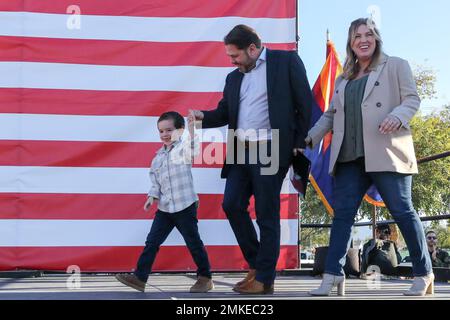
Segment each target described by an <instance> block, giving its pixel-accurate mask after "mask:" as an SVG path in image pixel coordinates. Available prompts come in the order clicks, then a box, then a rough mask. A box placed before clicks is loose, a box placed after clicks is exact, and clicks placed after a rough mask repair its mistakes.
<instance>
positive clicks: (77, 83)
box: [0, 0, 298, 272]
mask: <svg viewBox="0 0 450 320" xmlns="http://www.w3.org/2000/svg"><path fill="white" fill-rule="evenodd" d="M296 13H297V11H296V1H295V0H277V1H273V0H214V1H211V0H127V1H123V0H108V1H106V0H77V1H73V0H57V1H55V0H27V1H23V0H0V270H15V269H46V270H66V268H67V267H68V266H70V265H77V266H79V267H80V269H81V271H82V272H83V271H127V270H131V269H132V268H134V267H135V265H136V261H137V258H138V257H139V254H140V253H141V251H142V248H143V245H144V243H145V239H146V236H147V233H148V231H149V230H150V227H151V223H152V218H153V215H154V213H155V211H156V210H155V209H156V208H155V206H153V207H152V210H151V212H145V211H144V210H143V204H144V202H145V199H146V193H147V192H148V189H149V187H150V180H149V176H148V168H149V165H150V163H151V160H152V158H153V157H154V155H155V151H156V150H157V149H158V148H160V146H161V142H160V139H159V134H158V131H157V127H156V121H157V119H158V116H159V115H160V114H161V113H163V112H166V111H169V110H175V111H178V112H180V113H181V114H182V115H184V116H186V115H187V113H188V110H189V109H190V108H195V109H204V110H205V109H206V110H207V109H213V108H215V107H216V106H217V102H218V101H219V100H220V98H221V96H222V90H223V87H224V84H225V78H226V75H227V74H228V73H229V72H231V71H232V70H234V69H235V67H233V66H232V65H231V64H230V61H229V59H228V57H227V56H226V55H225V50H224V46H223V37H224V36H225V35H226V34H227V33H228V32H229V30H231V29H232V28H233V27H234V26H235V25H237V24H247V25H250V26H252V27H253V28H255V29H256V30H257V31H258V32H259V34H260V36H261V38H262V39H263V41H265V43H264V44H265V45H266V46H267V47H269V48H274V49H284V50H295V48H296V34H297V30H296ZM206 131H207V130H205V136H207V135H206ZM225 141H226V140H225V139H224V140H223V141H215V140H214V143H218V144H220V145H221V146H222V147H223V146H224V142H225ZM212 142H213V140H208V139H207V138H205V139H204V140H203V147H204V148H203V149H205V147H207V146H209V145H210V144H211V143H212ZM220 169H221V164H207V163H201V164H198V165H195V166H194V168H193V176H194V183H195V189H196V191H197V193H198V194H199V198H200V208H199V211H198V220H199V230H200V234H201V236H202V240H203V242H204V243H205V246H206V249H207V251H208V253H209V257H210V261H211V266H212V268H213V269H214V270H240V269H242V268H246V267H247V266H246V264H245V261H244V260H243V257H242V253H241V251H240V249H239V246H238V244H237V241H236V238H235V236H234V234H233V232H232V230H231V228H230V226H229V223H228V221H227V219H226V216H225V214H224V213H223V211H222V207H221V203H222V201H223V191H224V184H225V181H224V180H222V179H220ZM282 190H283V191H282V204H281V229H282V232H281V243H282V246H281V254H280V259H279V264H278V269H284V268H293V267H296V266H297V260H298V258H297V257H298V252H297V251H298V249H297V242H298V221H297V211H298V201H297V196H296V193H295V190H293V188H292V190H291V188H290V182H289V181H288V180H286V181H285V184H284V187H283V189H282ZM252 203H253V202H251V215H252V218H253V219H255V214H254V210H253V207H254V206H253V204H252ZM195 269H196V266H195V264H194V262H193V261H192V258H191V256H190V254H189V251H188V250H187V248H186V245H185V243H184V240H183V238H182V237H181V235H180V234H179V233H178V231H176V230H174V231H173V232H172V233H171V234H170V236H169V238H168V239H167V240H166V242H165V243H164V245H163V246H162V247H161V250H160V254H159V255H158V257H157V259H156V261H155V265H154V270H179V271H187V270H192V271H193V270H195Z"/></svg>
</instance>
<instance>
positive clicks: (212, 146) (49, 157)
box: [0, 129, 226, 168]
mask: <svg viewBox="0 0 450 320" xmlns="http://www.w3.org/2000/svg"><path fill="white" fill-rule="evenodd" d="M155 130H156V129H155ZM159 148H161V143H157V142H150V143H142V142H81V141H70V142H69V141H28V140H21V141H15V140H14V141H12V140H0V150H1V155H2V156H1V157H0V166H17V165H20V166H51V167H121V168H124V167H127V168H147V167H149V166H150V163H151V160H152V159H153V157H154V156H155V153H156V151H157V150H159ZM220 149H221V150H222V154H220V153H218V154H216V153H215V152H213V151H214V150H220ZM211 153H212V154H211ZM225 153H226V145H225V144H224V143H203V144H202V149H201V153H200V154H199V155H198V157H196V158H195V160H194V165H193V167H194V168H203V167H208V168H222V165H223V161H224V157H225Z"/></svg>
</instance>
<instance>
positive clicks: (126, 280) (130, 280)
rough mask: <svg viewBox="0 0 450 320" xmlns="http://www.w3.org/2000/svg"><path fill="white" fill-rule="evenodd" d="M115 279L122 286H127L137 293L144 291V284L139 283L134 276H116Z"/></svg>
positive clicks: (124, 274) (123, 274)
mask: <svg viewBox="0 0 450 320" xmlns="http://www.w3.org/2000/svg"><path fill="white" fill-rule="evenodd" d="M116 279H117V280H119V281H120V282H122V283H123V284H124V285H126V286H129V287H131V288H133V289H136V290H138V291H141V292H144V291H145V282H144V281H141V280H139V279H138V277H136V276H135V275H134V274H126V273H122V274H116Z"/></svg>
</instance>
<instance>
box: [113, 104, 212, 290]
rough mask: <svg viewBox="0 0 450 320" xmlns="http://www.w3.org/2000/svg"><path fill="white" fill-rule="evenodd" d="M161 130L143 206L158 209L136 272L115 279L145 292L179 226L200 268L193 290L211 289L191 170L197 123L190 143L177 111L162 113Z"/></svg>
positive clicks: (159, 127)
mask: <svg viewBox="0 0 450 320" xmlns="http://www.w3.org/2000/svg"><path fill="white" fill-rule="evenodd" d="M158 130H159V136H160V138H161V141H162V142H163V146H162V148H161V149H159V150H158V152H157V153H156V156H155V158H154V159H153V161H152V165H151V168H150V180H151V183H152V185H151V188H150V191H149V193H148V198H147V201H146V202H145V205H144V209H145V210H146V211H147V210H148V209H149V208H150V206H151V205H152V203H153V202H154V201H158V210H157V211H156V214H155V218H154V220H153V224H152V227H151V230H150V233H149V234H148V236H147V241H146V242H145V248H144V250H143V252H142V254H141V256H140V258H139V260H138V262H137V268H136V270H135V271H134V273H133V274H118V275H116V279H117V280H119V281H120V282H122V283H123V284H125V285H127V286H129V287H132V288H134V289H136V290H139V291H142V292H144V290H145V284H146V282H147V279H148V277H149V274H150V273H151V268H152V265H153V262H154V260H155V257H156V253H157V252H158V250H159V247H160V245H161V244H162V243H163V242H164V241H165V240H166V238H167V237H168V236H169V233H170V232H171V231H172V230H173V228H174V227H176V228H177V229H178V231H179V232H180V233H181V235H182V236H183V238H184V241H185V242H186V245H187V247H188V249H189V251H190V253H191V255H192V258H193V259H194V261H195V264H196V265H197V267H198V269H197V277H198V278H197V282H196V283H195V284H194V285H193V286H192V287H191V289H190V292H199V293H200V292H208V291H209V290H212V289H213V288H214V284H213V282H212V280H211V271H210V265H209V260H208V255H207V253H206V250H205V247H204V245H203V242H202V240H201V239H200V235H199V233H198V226H197V222H198V221H197V206H198V196H197V194H196V193H195V191H194V183H193V178H192V173H191V167H192V161H191V160H192V159H193V156H194V153H195V150H194V149H196V148H194V147H197V146H198V143H194V124H193V123H189V132H190V135H191V142H190V143H189V142H188V143H187V144H186V143H185V141H183V140H182V139H181V135H182V133H183V130H184V119H183V117H182V116H181V115H180V114H179V113H177V112H166V113H164V114H162V115H161V116H160V117H159V119H158ZM186 155H187V157H186Z"/></svg>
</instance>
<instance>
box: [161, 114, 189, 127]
mask: <svg viewBox="0 0 450 320" xmlns="http://www.w3.org/2000/svg"><path fill="white" fill-rule="evenodd" d="M164 120H172V121H173V124H174V126H175V129H181V128H184V118H183V117H182V116H181V114H179V113H178V112H176V111H168V112H164V113H163V114H162V115H161V116H160V117H159V119H158V123H160V122H161V121H164Z"/></svg>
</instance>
